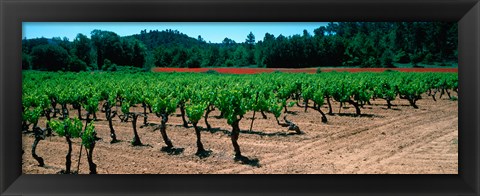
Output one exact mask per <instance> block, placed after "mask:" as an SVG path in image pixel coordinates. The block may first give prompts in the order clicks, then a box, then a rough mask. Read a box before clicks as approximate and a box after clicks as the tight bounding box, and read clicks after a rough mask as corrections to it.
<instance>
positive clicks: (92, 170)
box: [87, 142, 97, 174]
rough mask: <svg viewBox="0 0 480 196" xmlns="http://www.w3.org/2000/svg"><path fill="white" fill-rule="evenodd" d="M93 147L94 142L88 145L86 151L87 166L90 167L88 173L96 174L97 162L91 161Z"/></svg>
mask: <svg viewBox="0 0 480 196" xmlns="http://www.w3.org/2000/svg"><path fill="white" fill-rule="evenodd" d="M94 148H95V142H93V144H92V145H91V146H90V148H89V149H88V151H87V160H88V167H89V169H90V174H97V164H95V163H94V162H93V149H94Z"/></svg>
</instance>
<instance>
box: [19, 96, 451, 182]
mask: <svg viewBox="0 0 480 196" xmlns="http://www.w3.org/2000/svg"><path fill="white" fill-rule="evenodd" d="M453 95H454V96H457V95H456V94H455V93H454V94H453ZM423 97H424V99H421V100H419V101H418V102H417V105H418V106H419V107H420V108H419V109H414V108H413V107H411V106H409V105H408V101H406V100H402V99H396V100H395V101H393V102H392V103H393V104H395V106H393V107H392V109H387V106H386V102H385V100H382V99H377V100H375V101H372V102H371V104H372V105H365V106H364V108H363V109H362V116H359V117H358V116H355V115H353V114H354V113H355V108H354V107H353V106H351V105H348V104H347V105H346V106H345V107H343V108H340V104H339V103H338V102H332V104H333V108H334V111H333V112H334V115H327V118H328V123H326V124H324V123H322V122H321V118H320V117H321V116H320V113H319V112H317V111H315V110H312V109H308V111H307V112H304V109H303V108H300V107H297V106H294V107H290V108H288V110H289V111H290V112H289V113H288V114H287V119H288V120H290V121H292V122H294V123H296V124H297V125H298V126H299V127H300V129H301V130H302V132H303V134H296V133H295V132H294V131H288V130H287V128H286V127H282V126H279V125H277V123H276V121H275V118H274V116H273V115H272V114H269V113H267V117H268V118H267V119H263V118H262V116H261V115H260V114H259V113H257V114H256V116H255V122H254V126H253V130H252V131H251V132H250V131H249V128H250V123H251V119H252V115H253V112H249V113H247V114H246V115H245V116H244V118H243V119H242V120H241V121H240V128H241V130H242V131H241V133H240V138H239V140H238V143H239V145H240V148H241V150H242V154H243V155H245V156H246V157H248V158H249V159H251V160H254V161H252V162H250V163H249V164H243V163H242V162H239V161H235V160H234V159H233V146H232V144H231V140H230V137H229V134H230V131H231V129H232V128H231V127H230V126H229V125H228V124H227V122H226V120H225V119H219V118H216V116H218V115H219V114H220V112H219V111H218V110H217V111H213V112H212V113H211V114H210V117H209V119H208V121H209V123H210V124H211V126H212V130H211V131H207V130H203V131H202V141H203V145H204V146H205V148H206V149H208V150H211V151H212V153H211V154H210V156H209V157H206V158H199V157H198V156H196V155H195V153H196V150H197V148H196V136H195V131H194V129H193V127H192V126H190V127H189V128H184V127H183V126H182V119H181V117H180V116H179V114H180V112H179V111H177V112H176V114H174V115H172V116H170V118H169V121H168V123H167V133H168V136H169V137H170V139H171V140H172V141H173V144H174V146H175V147H176V148H179V149H180V150H179V152H180V153H179V154H168V153H166V152H163V151H161V150H160V149H161V148H162V147H163V146H164V145H165V144H164V142H163V140H162V138H161V135H160V131H159V129H158V126H159V125H160V118H158V117H156V116H155V115H154V114H149V115H148V123H149V125H148V126H145V127H142V128H141V125H143V117H139V118H138V122H137V130H138V133H139V136H140V139H141V141H142V143H143V144H144V146H132V145H131V144H130V141H131V139H132V138H133V128H132V123H131V122H127V123H125V122H120V120H119V118H115V119H114V122H113V124H114V128H115V131H116V134H117V138H118V139H120V140H121V141H120V142H119V143H114V144H110V136H109V134H110V130H109V127H108V121H106V119H105V114H104V113H101V112H98V113H97V114H96V115H97V118H98V121H96V122H95V127H96V130H97V132H98V137H100V138H102V139H101V140H99V141H97V144H96V147H95V150H94V153H93V160H94V162H95V163H96V164H97V172H98V173H99V174H202V173H203V174H225V173H226V174H238V173H242V174H297V173H299V174H457V173H458V102H457V101H452V100H449V99H448V97H447V96H444V97H442V99H438V96H437V101H436V102H435V101H433V99H432V98H431V97H427V96H426V95H424V96H423ZM114 109H115V108H114ZM118 109H120V108H118ZM132 109H133V110H135V111H139V112H140V111H143V108H142V107H139V106H137V107H135V108H132ZM322 110H323V111H324V112H327V111H328V108H327V106H326V105H324V106H323V107H322ZM339 110H340V112H339ZM82 114H85V111H83V113H82ZM77 115H78V114H77V112H76V110H73V109H71V110H70V116H71V117H74V116H77ZM84 118H85V116H84ZM280 119H281V120H280V121H283V115H282V118H280ZM39 125H40V126H42V127H44V126H45V119H44V118H42V119H41V120H40V122H39ZM198 125H199V127H202V128H203V127H206V126H205V123H204V119H203V118H202V119H201V121H200V122H199V124H198ZM22 139H23V140H22V141H23V150H24V154H23V163H22V168H23V173H24V174H55V173H57V172H59V171H60V170H62V169H65V155H66V154H67V150H68V147H67V142H66V140H65V138H62V137H58V136H52V137H47V138H46V139H45V140H42V141H40V143H39V144H38V146H37V150H36V152H37V155H39V156H41V157H43V159H44V160H45V166H44V167H39V166H38V163H37V162H36V161H35V160H34V159H33V158H32V156H31V146H32V143H33V140H34V136H33V134H23V136H22ZM79 150H80V139H79V138H75V139H73V152H72V170H73V171H77V164H78V156H79ZM182 150H183V151H182ZM255 160H258V162H257V161H255ZM79 168H80V169H79V171H78V173H80V174H87V173H88V172H89V169H88V163H87V159H86V155H85V151H83V153H82V157H81V160H80V167H79Z"/></svg>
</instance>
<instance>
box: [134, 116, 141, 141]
mask: <svg viewBox="0 0 480 196" xmlns="http://www.w3.org/2000/svg"><path fill="white" fill-rule="evenodd" d="M137 118H138V114H133V113H132V127H133V139H132V145H134V146H140V145H142V142H141V141H140V137H139V136H138V133H137Z"/></svg>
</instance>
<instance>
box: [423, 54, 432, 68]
mask: <svg viewBox="0 0 480 196" xmlns="http://www.w3.org/2000/svg"><path fill="white" fill-rule="evenodd" d="M422 62H423V63H424V64H428V65H432V64H433V55H432V53H428V54H427V55H425V57H424V58H423V61H422Z"/></svg>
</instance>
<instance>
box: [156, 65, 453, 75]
mask: <svg viewBox="0 0 480 196" xmlns="http://www.w3.org/2000/svg"><path fill="white" fill-rule="evenodd" d="M208 70H214V71H216V72H218V73H225V74H258V73H271V72H275V71H280V72H287V73H316V71H317V68H300V69H292V68H172V67H168V68H166V67H156V68H153V71H154V72H207V71H208ZM386 70H395V71H401V72H453V73H456V72H458V68H321V71H322V72H330V71H337V72H344V71H346V72H384V71H386Z"/></svg>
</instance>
